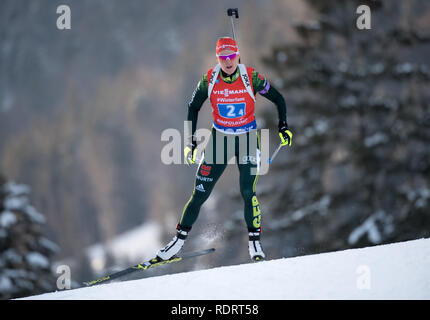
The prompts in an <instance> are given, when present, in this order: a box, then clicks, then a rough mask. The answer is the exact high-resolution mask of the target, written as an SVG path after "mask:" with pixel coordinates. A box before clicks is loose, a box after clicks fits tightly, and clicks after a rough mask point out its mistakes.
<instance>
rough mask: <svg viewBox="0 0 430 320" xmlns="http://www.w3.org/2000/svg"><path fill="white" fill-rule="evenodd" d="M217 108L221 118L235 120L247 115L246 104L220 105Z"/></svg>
mask: <svg viewBox="0 0 430 320" xmlns="http://www.w3.org/2000/svg"><path fill="white" fill-rule="evenodd" d="M217 107H218V112H219V115H220V116H221V117H223V118H228V119H234V118H240V117H243V116H244V115H245V107H246V103H218V104H217Z"/></svg>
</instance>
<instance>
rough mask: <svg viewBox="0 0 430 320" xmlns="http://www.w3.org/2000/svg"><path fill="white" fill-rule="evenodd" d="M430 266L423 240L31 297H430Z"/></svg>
mask: <svg viewBox="0 0 430 320" xmlns="http://www.w3.org/2000/svg"><path fill="white" fill-rule="evenodd" d="M213 254H216V252H215V253H213ZM429 266H430V239H419V240H413V241H407V242H401V243H394V244H389V245H380V246H374V247H368V248H362V249H351V250H345V251H338V252H331V253H323V254H317V255H309V256H302V257H295V258H285V259H278V260H271V261H264V262H259V263H250V264H243V265H237V266H229V267H220V268H214V269H209V270H200V271H194V272H187V273H178V274H173V275H166V276H160V277H153V278H146V279H141V280H133V281H124V282H117V283H111V284H105V285H99V286H94V287H89V288H81V289H75V290H68V291H58V292H55V293H47V294H43V295H38V296H33V297H28V298H27V299H155V300H172V299H175V300H184V299H185V300H243V299H252V300H256V299H257V300H266V299H275V300H278V299H430V267H429Z"/></svg>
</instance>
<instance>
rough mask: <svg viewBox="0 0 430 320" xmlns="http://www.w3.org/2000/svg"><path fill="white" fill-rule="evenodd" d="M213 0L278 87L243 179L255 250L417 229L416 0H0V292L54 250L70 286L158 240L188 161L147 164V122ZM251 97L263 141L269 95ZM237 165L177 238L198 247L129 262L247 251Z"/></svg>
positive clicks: (424, 4)
mask: <svg viewBox="0 0 430 320" xmlns="http://www.w3.org/2000/svg"><path fill="white" fill-rule="evenodd" d="M61 4H66V5H69V7H70V9H71V29H70V30H58V29H57V27H56V21H57V18H58V17H59V14H57V13H56V9H57V7H58V6H59V5H61ZM361 4H366V5H368V6H369V7H370V9H371V30H359V29H358V28H357V26H356V20H357V18H358V17H359V14H357V13H356V9H357V7H358V6H359V5H361ZM229 7H237V8H239V20H236V21H235V23H236V24H235V26H236V35H237V40H238V44H239V47H240V51H241V56H242V62H243V63H245V64H247V65H250V66H253V67H254V68H256V70H257V71H259V72H260V73H262V74H264V75H265V76H266V77H267V78H268V79H269V81H270V82H271V84H272V85H273V86H275V87H276V88H277V89H279V90H280V91H281V93H282V94H283V95H284V97H285V99H286V102H287V119H288V123H289V125H290V127H291V129H292V131H293V133H294V137H293V146H292V148H290V149H287V148H285V149H282V150H281V151H280V153H279V154H278V156H277V158H276V160H275V161H274V163H273V164H272V165H271V167H270V170H269V172H268V173H267V174H266V175H263V176H261V177H260V178H259V182H258V185H257V196H258V198H259V201H260V204H261V209H262V214H263V218H262V226H263V236H262V244H263V247H264V249H265V252H266V255H267V256H268V258H269V259H276V258H282V257H294V256H300V255H308V254H315V253H320V252H328V251H336V250H343V249H348V248H357V247H364V246H371V245H377V244H385V243H392V242H397V241H405V240H409V239H417V238H422V237H428V236H429V234H430V212H429V211H430V144H429V142H430V90H429V83H430V66H429V57H430V3H429V1H426V0H409V1H401V0H390V1H388V0H387V1H380V0H372V1H365V0H359V1H355V0H354V1H346V0H345V1H341V0H326V1H321V0H319V1H316V0H315V1H311V0H307V1H306V0H288V1H287V0H284V1H282V0H264V1H262V0H258V1H257V0H247V1H223V0H220V1H197V0H189V1H173V0H167V1H141V0H126V1H119V0H103V1H102V0H91V1H83V0H80V1H76V0H75V1H67V0H61V1H56V0H49V1H48V0H32V1H30V0H2V1H1V2H0V186H1V187H0V298H2V299H7V298H14V297H21V296H27V295H32V294H37V293H43V292H48V291H54V290H57V289H58V288H57V284H56V281H57V277H58V276H59V274H58V273H57V267H58V266H59V265H66V266H68V267H70V270H71V277H72V280H73V283H72V287H73V286H74V287H76V286H79V285H80V283H81V282H82V281H85V280H91V279H94V277H98V276H101V275H104V274H106V273H107V272H111V271H115V270H117V268H119V267H124V266H128V265H130V264H135V263H138V262H141V261H142V260H143V259H148V258H151V257H152V256H153V255H154V254H155V252H156V251H157V249H158V248H159V247H161V246H162V245H164V244H165V243H166V242H167V241H170V239H171V238H172V236H173V235H174V229H175V226H176V223H177V222H178V220H179V218H180V215H181V213H182V209H183V206H184V205H185V203H186V202H187V200H188V199H189V197H190V195H191V191H192V186H193V182H194V175H195V170H196V168H195V167H194V168H188V167H187V166H185V165H164V164H163V163H162V162H161V158H160V154H161V150H162V148H163V146H165V145H166V143H167V142H162V141H161V139H160V138H161V133H162V131H163V130H165V129H167V128H176V129H178V130H179V131H180V132H183V125H184V124H183V121H184V120H185V119H186V113H187V103H188V101H189V100H190V98H191V95H192V92H193V90H194V88H195V86H196V85H197V82H198V81H199V79H200V77H201V76H202V74H203V73H205V72H206V71H207V70H208V69H209V68H211V67H212V66H214V65H215V64H216V59H215V44H216V40H217V39H218V38H219V37H220V36H226V35H227V36H231V24H230V19H229V18H228V17H227V15H226V10H227V8H229ZM256 110H257V118H258V119H259V120H258V121H259V122H258V123H259V127H260V128H267V129H270V133H271V139H270V150H271V151H270V152H272V151H273V150H274V149H275V148H276V146H277V144H278V143H279V137H278V136H277V121H278V119H277V112H276V107H275V106H274V105H273V104H271V103H270V102H269V101H268V100H266V99H264V98H262V97H259V98H257V106H256ZM210 125H211V111H210V105H209V102H207V101H206V102H205V104H204V106H203V107H202V110H201V112H200V114H199V121H198V128H209V127H210ZM181 150H182V148H181ZM238 177H239V175H238V170H237V168H236V166H231V167H229V168H228V169H227V170H226V171H225V173H224V174H223V176H222V177H221V179H220V180H219V182H218V184H217V185H216V187H215V189H214V191H213V193H212V195H211V197H210V198H209V200H208V201H207V202H206V203H205V205H204V206H203V208H202V210H201V212H200V216H199V219H198V220H197V222H196V224H195V225H194V226H193V230H192V232H191V234H190V237H189V238H188V239H189V240H188V241H187V243H186V245H185V248H184V251H191V250H194V249H204V248H208V247H215V248H216V249H217V251H216V252H215V253H214V254H211V255H210V256H207V257H204V258H199V259H195V260H194V261H189V262H184V263H181V264H176V265H170V266H164V267H162V268H159V269H158V270H156V269H154V270H151V271H149V272H146V273H145V274H144V273H141V274H139V275H134V277H135V278H137V277H147V276H154V275H160V274H165V273H173V272H183V271H187V270H197V269H202V268H209V267H216V266H221V265H233V264H240V263H248V262H249V254H248V248H247V232H246V225H245V222H244V219H243V203H242V199H241V197H240V193H239V180H238Z"/></svg>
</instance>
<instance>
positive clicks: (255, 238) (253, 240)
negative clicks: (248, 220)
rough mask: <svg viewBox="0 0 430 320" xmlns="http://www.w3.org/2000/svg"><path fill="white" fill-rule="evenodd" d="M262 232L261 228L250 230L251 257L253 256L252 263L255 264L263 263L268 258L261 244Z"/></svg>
mask: <svg viewBox="0 0 430 320" xmlns="http://www.w3.org/2000/svg"><path fill="white" fill-rule="evenodd" d="M260 231H261V230H260V228H258V229H257V228H248V235H249V241H248V247H249V255H250V256H251V259H252V261H255V262H257V261H262V260H264V259H265V257H266V256H265V254H264V252H263V248H262V247H261V244H260V233H261V232H260Z"/></svg>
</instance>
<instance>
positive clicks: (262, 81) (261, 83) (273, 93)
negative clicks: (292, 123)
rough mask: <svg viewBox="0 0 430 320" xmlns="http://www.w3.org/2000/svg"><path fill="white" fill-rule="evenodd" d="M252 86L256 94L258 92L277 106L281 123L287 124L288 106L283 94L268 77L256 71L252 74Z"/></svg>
mask: <svg viewBox="0 0 430 320" xmlns="http://www.w3.org/2000/svg"><path fill="white" fill-rule="evenodd" d="M252 85H253V87H254V94H255V93H257V92H258V93H259V94H261V95H262V96H263V97H265V98H266V99H268V100H270V101H272V102H273V103H274V104H275V105H276V108H277V109H278V116H279V123H286V122H287V106H286V104H285V100H284V97H283V96H282V94H281V93H280V92H279V91H278V90H276V89H275V88H274V87H273V86H272V85H271V84H270V83H269V81H268V80H267V79H266V77H264V76H263V75H261V74H259V73H258V72H256V71H254V72H253V73H252Z"/></svg>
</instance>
